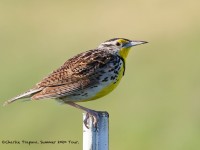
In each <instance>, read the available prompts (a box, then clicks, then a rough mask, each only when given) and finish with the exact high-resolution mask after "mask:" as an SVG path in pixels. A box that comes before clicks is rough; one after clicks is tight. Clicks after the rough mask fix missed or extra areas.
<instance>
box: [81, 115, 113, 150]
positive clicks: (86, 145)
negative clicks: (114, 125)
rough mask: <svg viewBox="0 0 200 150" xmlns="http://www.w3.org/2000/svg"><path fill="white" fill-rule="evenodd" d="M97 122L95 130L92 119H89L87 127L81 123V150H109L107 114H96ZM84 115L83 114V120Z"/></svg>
mask: <svg viewBox="0 0 200 150" xmlns="http://www.w3.org/2000/svg"><path fill="white" fill-rule="evenodd" d="M98 114H99V121H98V123H97V128H95V127H94V126H93V125H92V118H91V117H89V120H88V127H89V129H88V128H87V127H86V126H85V124H84V123H83V150H108V149H109V114H108V113H107V112H98ZM85 117H86V113H83V120H84V119H85Z"/></svg>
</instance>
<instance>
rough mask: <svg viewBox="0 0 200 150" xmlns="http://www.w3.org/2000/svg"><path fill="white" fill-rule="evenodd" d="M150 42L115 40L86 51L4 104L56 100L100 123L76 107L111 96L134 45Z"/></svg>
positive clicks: (94, 115) (89, 111)
mask: <svg viewBox="0 0 200 150" xmlns="http://www.w3.org/2000/svg"><path fill="white" fill-rule="evenodd" d="M144 43H147V42H145V41H131V40H128V39H124V38H114V39H111V40H108V41H105V42H103V43H101V44H100V45H99V47H97V48H96V49H93V50H89V51H86V52H83V53H81V54H78V55H76V56H75V57H73V58H71V59H69V60H67V61H66V62H65V63H64V64H63V65H62V66H61V67H60V68H58V69H57V70H55V71H53V72H52V73H51V74H50V75H48V76H47V77H46V78H44V79H43V80H42V81H41V82H39V83H38V84H36V86H35V87H34V88H32V89H30V90H29V91H27V92H25V93H23V94H21V95H19V96H17V97H14V98H13V99H11V100H8V101H6V102H5V103H4V105H7V104H9V103H12V102H14V101H16V100H18V99H22V98H31V99H32V100H39V99H44V98H53V99H57V100H59V101H62V102H64V103H66V104H69V105H72V106H74V107H77V108H79V109H82V110H84V111H86V112H88V113H89V114H90V115H92V116H93V117H94V119H96V122H97V120H98V118H97V116H96V114H95V112H94V111H93V110H90V109H88V108H85V107H82V106H80V105H77V104H75V102H82V101H89V100H94V99H97V98H100V97H102V96H104V95H107V94H108V93H110V92H111V91H112V90H113V89H115V87H116V86H117V85H118V84H119V81H120V80H121V78H122V76H123V75H124V73H125V65H126V64H125V63H126V62H125V60H126V57H127V55H128V52H129V50H130V48H131V47H132V46H135V45H139V44H144Z"/></svg>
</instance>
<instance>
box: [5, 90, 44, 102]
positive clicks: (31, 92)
mask: <svg viewBox="0 0 200 150" xmlns="http://www.w3.org/2000/svg"><path fill="white" fill-rule="evenodd" d="M41 90H42V88H35V89H30V90H29V91H27V92H25V93H23V94H20V95H18V96H16V97H14V98H12V99H10V100H7V101H5V102H4V104H3V106H6V105H8V104H10V103H12V102H14V101H16V100H19V99H23V98H29V97H31V96H32V95H34V94H35V93H38V92H40V91H41Z"/></svg>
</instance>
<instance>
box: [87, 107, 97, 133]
mask: <svg viewBox="0 0 200 150" xmlns="http://www.w3.org/2000/svg"><path fill="white" fill-rule="evenodd" d="M90 117H91V119H92V125H93V126H94V128H95V129H96V130H97V124H98V121H99V114H98V112H97V111H94V110H89V111H87V113H86V117H85V119H84V121H83V122H84V125H85V127H86V128H88V129H89V126H88V122H89V120H88V119H89V118H90Z"/></svg>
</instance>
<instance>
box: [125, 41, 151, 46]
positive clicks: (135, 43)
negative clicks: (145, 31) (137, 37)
mask: <svg viewBox="0 0 200 150" xmlns="http://www.w3.org/2000/svg"><path fill="white" fill-rule="evenodd" d="M145 43H148V42H146V41H131V42H129V43H127V44H125V45H124V46H123V47H125V48H129V47H132V46H136V45H140V44H145Z"/></svg>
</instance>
